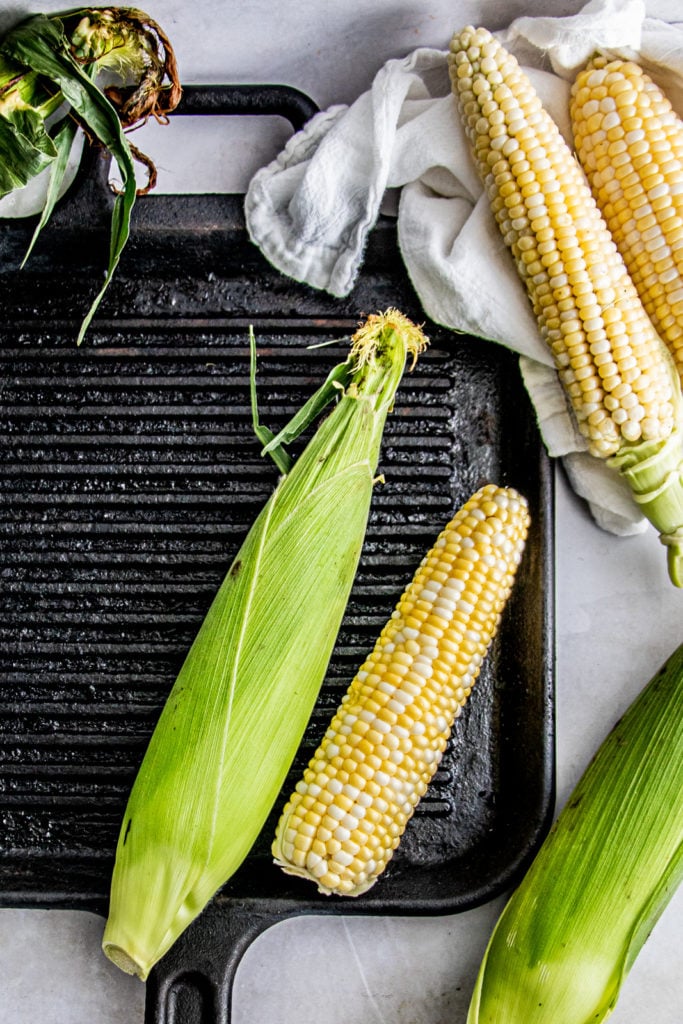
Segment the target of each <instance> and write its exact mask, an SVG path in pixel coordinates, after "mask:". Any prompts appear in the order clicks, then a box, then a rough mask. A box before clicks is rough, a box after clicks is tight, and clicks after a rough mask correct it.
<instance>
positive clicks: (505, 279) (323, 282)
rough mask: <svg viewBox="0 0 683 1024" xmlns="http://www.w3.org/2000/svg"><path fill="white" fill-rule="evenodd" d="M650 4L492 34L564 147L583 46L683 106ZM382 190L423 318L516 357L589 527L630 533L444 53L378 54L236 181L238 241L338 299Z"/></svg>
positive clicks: (681, 40)
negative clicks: (638, 74) (472, 142)
mask: <svg viewBox="0 0 683 1024" xmlns="http://www.w3.org/2000/svg"><path fill="white" fill-rule="evenodd" d="M650 6H651V8H652V10H649V9H648V5H647V4H646V3H644V2H643V0H621V2H619V0H593V2H591V3H589V4H587V5H586V6H585V7H583V8H582V9H581V11H580V12H579V13H577V14H575V15H571V16H569V17H563V18H553V17H534V16H530V17H522V18H517V19H516V20H515V21H513V22H512V24H511V25H510V26H509V27H508V28H507V29H506V30H504V31H501V32H498V33H496V35H497V37H498V38H499V39H500V40H501V42H502V43H503V44H504V45H505V46H506V47H507V48H508V49H509V50H510V51H511V52H512V53H514V54H515V56H516V57H517V59H518V60H519V61H520V64H522V66H523V67H524V69H525V71H526V73H527V74H528V76H529V78H530V79H531V81H532V83H533V85H534V87H535V88H536V90H537V92H538V94H539V96H540V98H541V100H542V102H543V104H544V106H545V107H546V108H547V110H548V111H549V113H550V114H551V116H552V117H553V118H554V119H555V121H556V122H557V124H558V126H559V128H560V130H561V131H562V133H563V135H564V136H565V138H566V139H567V140H568V141H569V142H571V130H570V126H569V116H568V97H569V89H570V83H571V81H572V79H573V77H574V74H575V72H576V70H577V69H578V68H580V67H581V66H582V65H583V64H585V63H586V61H587V60H588V59H589V57H590V56H591V54H592V53H593V52H594V51H595V50H596V49H600V50H602V51H603V52H606V53H608V54H610V55H614V56H617V55H618V56H622V57H626V58H637V59H638V60H639V62H640V63H642V64H643V65H644V66H645V68H646V69H647V70H648V72H649V73H650V74H651V75H652V77H653V78H655V80H656V81H657V82H658V83H659V84H660V85H661V86H662V87H663V88H665V90H666V91H667V94H668V95H669V97H670V98H671V100H672V102H673V103H674V106H675V107H676V108H677V110H678V112H679V114H680V113H681V112H683V21H678V22H677V21H676V14H675V10H674V8H675V7H676V4H675V3H674V2H673V0H671V2H668V3H667V2H666V0H659V2H658V3H657V4H656V6H655V4H651V5H650ZM655 14H656V17H655V16H653V15H655ZM458 27H461V26H458V25H457V24H456V25H454V26H453V28H454V31H455V30H457V28H458ZM446 42H448V41H447V40H446ZM387 189H399V190H400V193H399V202H398V215H397V216H398V221H397V232H398V241H399V246H400V250H401V254H402V257H403V260H404V262H405V265H406V268H407V271H408V274H409V276H410V279H411V281H412V283H413V285H414V287H415V290H416V293H417V295H418V296H419V298H420V301H421V304H422V306H423V308H424V311H425V313H426V314H427V315H428V316H429V317H430V318H431V319H432V320H434V321H435V322H436V323H438V324H440V325H442V326H445V327H448V328H452V329H453V330H454V331H458V332H465V333H468V334H473V335H475V336H476V337H479V338H482V339H487V340H491V341H495V342H499V343H501V344H504V345H506V346H508V347H509V348H511V349H513V350H514V351H516V352H518V353H519V355H520V368H521V371H522V376H523V379H524V382H525V385H526V387H527V390H528V392H529V394H530V396H531V399H532V401H533V404H534V408H535V410H536V414H537V418H538V423H539V428H540V430H541V434H542V436H543V439H544V442H545V444H546V447H547V450H548V451H549V453H550V454H551V455H552V456H555V457H562V458H563V461H564V465H565V467H566V469H567V473H568V476H569V478H570V480H571V482H572V485H573V487H574V489H575V490H576V492H577V493H578V494H580V495H581V497H583V498H584V499H585V500H586V501H587V503H588V505H589V507H590V509H591V512H592V514H593V516H594V518H595V520H596V522H597V523H598V524H599V525H600V526H602V527H603V528H604V529H606V530H609V531H611V532H613V533H617V534H624V535H626V534H630V533H636V532H639V531H640V530H642V529H643V528H644V527H645V525H646V523H645V520H644V519H643V517H642V515H641V514H640V512H639V510H638V509H637V507H636V505H635V502H634V501H633V499H632V498H631V496H630V494H629V493H628V488H627V487H626V486H625V485H624V484H623V482H622V481H621V480H620V479H618V477H617V476H616V474H615V473H613V472H612V471H611V470H610V469H608V467H607V466H605V465H604V464H603V463H602V462H601V461H600V460H598V459H596V458H594V457H593V456H591V455H590V454H589V453H588V452H587V451H586V444H585V441H584V440H583V438H582V437H581V435H580V434H579V432H578V429H577V427H576V424H575V421H574V419H573V417H572V415H571V413H570V411H569V409H568V406H567V403H566V400H565V397H564V394H563V392H562V389H561V386H560V383H559V380H558V378H557V374H556V372H555V370H554V368H553V366H552V359H551V357H550V354H549V353H548V351H547V349H546V347H545V345H544V343H543V341H542V340H541V338H540V336H539V332H538V328H537V325H536V322H535V319H534V317H533V315H532V312H531V308H530V304H529V301H528V298H527V296H526V293H525V290H524V288H523V286H522V284H521V282H520V281H519V279H518V277H517V273H516V270H515V268H514V265H513V262H512V260H511V258H510V256H509V254H508V252H507V250H506V249H505V248H504V246H503V243H502V240H501V238H500V235H499V232H498V228H497V226H496V224H495V222H494V220H493V217H492V215H491V213H490V210H489V207H488V202H487V201H486V198H485V196H484V195H483V190H482V186H481V183H480V181H479V179H478V177H477V174H476V170H475V168H474V165H473V162H472V159H471V157H470V153H469V147H468V143H467V140H466V138H465V135H464V132H463V129H462V127H461V124H460V120H459V117H458V116H457V113H456V110H455V106H454V99H453V97H452V95H451V91H450V82H449V78H448V68H447V50H437V49H428V48H420V49H417V50H415V51H414V52H412V53H410V54H409V55H408V56H406V57H405V58H403V59H394V60H390V61H388V62H387V63H386V64H385V65H384V66H383V67H382V68H381V69H380V70H379V72H378V73H377V75H376V77H375V79H374V81H373V83H372V86H371V88H370V89H369V90H368V91H367V92H365V93H363V94H362V95H361V96H359V98H358V99H357V100H356V101H355V102H354V103H353V104H352V105H351V106H341V105H339V106H334V107H331V108H330V109H328V110H326V111H323V112H321V113H319V114H317V115H316V116H315V117H313V118H312V119H311V120H310V121H309V122H308V124H307V125H305V126H304V128H303V129H302V130H301V131H299V132H297V133H296V134H295V135H294V136H293V137H292V138H291V139H290V140H289V142H288V144H287V145H286V147H285V148H284V150H283V151H282V153H280V154H279V155H278V156H277V158H276V159H275V160H274V161H273V162H272V163H270V164H269V165H267V166H266V167H263V168H262V169H260V170H259V171H258V172H257V173H256V174H255V176H254V177H253V179H252V181H251V182H250V185H249V188H248V191H247V195H246V197H245V214H246V221H247V227H248V230H249V233H250V237H251V239H252V241H253V242H254V243H255V244H256V245H257V246H258V247H259V248H260V249H261V251H262V252H263V254H264V255H265V256H266V257H267V259H268V260H269V261H270V262H271V263H272V264H273V265H274V266H275V267H277V268H278V269H279V270H280V271H282V272H283V273H284V274H286V275H288V276H290V277H292V278H294V279H295V280H297V281H302V282H305V283H307V284H309V285H311V286H312V287H315V288H320V289H324V290H326V291H328V292H330V293H331V294H332V295H335V296H344V295H347V294H348V293H349V292H350V291H351V289H352V288H353V285H354V283H355V281H356V278H357V276H358V273H359V270H360V267H361V265H362V262H363V254H364V249H365V244H366V240H367V236H368V232H369V231H371V230H372V227H373V225H374V224H375V222H376V220H377V217H378V215H379V212H380V207H381V204H382V200H383V197H384V196H385V194H386V192H387Z"/></svg>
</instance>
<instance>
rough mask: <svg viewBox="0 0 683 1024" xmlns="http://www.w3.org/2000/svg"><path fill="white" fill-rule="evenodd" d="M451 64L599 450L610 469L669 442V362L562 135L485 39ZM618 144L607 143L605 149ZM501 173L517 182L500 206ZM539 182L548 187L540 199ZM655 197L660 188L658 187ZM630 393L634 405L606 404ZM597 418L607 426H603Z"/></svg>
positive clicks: (455, 49) (488, 182)
mask: <svg viewBox="0 0 683 1024" xmlns="http://www.w3.org/2000/svg"><path fill="white" fill-rule="evenodd" d="M449 65H450V72H451V80H452V85H453V92H454V94H455V96H456V98H457V100H458V105H459V108H460V112H461V115H462V119H463V124H464V126H465V129H466V132H467V135H468V138H469V140H470V143H471V145H472V150H473V155H474V158H475V161H476V163H477V164H478V167H479V170H480V173H481V177H482V181H484V182H485V188H486V191H487V193H488V196H489V199H490V200H491V204H492V208H493V210H494V215H495V217H496V220H497V222H498V225H499V227H500V230H501V232H502V235H503V238H504V239H505V242H506V244H507V245H508V246H509V248H510V249H511V251H512V254H513V256H514V258H515V262H516V264H517V267H518V270H519V273H520V276H521V278H522V280H523V282H524V284H525V286H526V288H527V291H528V294H529V297H530V299H531V303H532V306H533V309H534V311H535V314H536V316H537V318H538V322H539V326H540V330H541V333H542V335H543V336H544V338H545V339H546V341H547V342H548V344H549V347H550V349H551V351H552V352H553V354H554V357H555V361H556V365H557V369H558V373H559V376H560V379H561V380H562V382H563V385H564V387H565V391H566V393H567V396H568V398H569V400H570V402H571V405H572V408H573V410H574V413H575V415H576V419H577V422H578V425H579V429H580V430H581V432H582V434H583V435H584V437H585V438H586V440H587V443H588V446H589V450H590V451H591V452H592V453H593V454H594V455H597V456H600V457H603V458H604V457H608V456H611V455H615V454H616V453H617V452H619V451H620V449H621V448H622V447H623V446H624V445H634V444H636V443H639V442H641V441H652V442H659V441H665V440H666V439H667V438H669V436H670V435H671V433H672V431H673V430H674V427H675V425H676V416H677V408H676V401H677V395H676V391H675V388H674V386H673V384H672V379H671V378H672V374H671V367H670V365H669V364H668V359H667V354H666V352H663V351H662V349H663V345H662V342H661V340H660V339H659V337H658V336H657V333H656V331H655V330H654V328H653V326H652V324H651V322H650V320H649V318H648V316H647V314H646V312H645V310H644V308H643V305H642V303H641V302H640V300H639V297H638V294H637V292H636V289H635V286H634V284H633V282H632V281H631V279H630V277H629V275H628V273H627V270H626V267H625V265H624V262H623V260H622V258H621V256H620V255H619V253H618V251H617V249H616V246H615V243H614V240H613V239H612V237H611V236H610V233H609V231H608V229H607V226H606V224H605V222H604V220H603V219H602V217H601V215H600V213H599V211H598V209H597V206H596V204H595V201H594V199H593V197H592V195H591V192H590V189H589V188H588V186H587V184H586V181H585V179H584V176H583V174H582V173H581V170H580V168H579V166H578V165H577V162H576V160H575V159H574V158H573V156H572V154H571V153H570V151H569V149H568V147H567V145H566V143H565V142H564V140H563V138H562V136H561V134H560V132H559V129H558V128H557V126H556V125H555V124H554V122H553V121H552V119H551V118H550V116H549V114H548V113H547V112H546V111H545V110H544V109H543V108H542V106H541V103H540V100H539V98H538V96H537V95H536V93H535V91H534V89H533V87H532V85H531V83H530V82H529V80H528V78H527V77H526V76H525V75H524V74H523V72H522V71H521V69H520V67H519V65H518V63H517V61H516V60H515V58H514V57H513V56H512V55H511V54H510V53H508V52H507V51H506V50H505V49H504V47H502V46H501V45H500V44H499V43H498V42H497V41H496V40H495V39H494V38H493V36H492V35H491V34H490V33H489V32H488V31H487V30H486V29H482V28H477V29H475V28H470V27H468V28H465V29H463V30H462V31H461V32H458V33H456V35H455V36H454V37H453V39H452V41H451V46H450V53H449ZM594 84H595V87H596V88H597V87H598V86H600V85H604V83H603V82H598V81H597V80H596V81H595V83H594ZM582 88H583V87H582ZM591 110H592V108H589V111H591ZM496 111H497V112H498V114H499V115H500V116H498V117H497V118H496V119H495V122H493V121H492V120H491V118H492V114H493V113H494V112H496ZM599 115H600V116H599ZM605 119H607V124H608V127H609V126H610V125H612V121H613V119H610V113H609V112H608V114H607V115H605V116H604V117H603V116H602V114H601V112H600V110H599V109H598V110H597V111H596V112H593V113H590V116H589V118H588V120H589V121H590V123H591V125H597V124H598V121H600V123H604V120H605ZM494 129H495V130H494ZM596 130H597V128H596ZM603 130H604V129H603ZM616 141H619V140H616ZM608 142H609V140H608V139H607V137H606V136H605V139H604V140H603V145H604V146H605V147H606V146H607V144H608ZM492 164H495V166H496V167H497V168H498V173H499V175H500V174H504V175H505V176H506V177H507V179H508V181H509V184H508V186H507V190H508V193H509V194H508V195H506V198H505V201H504V202H503V203H502V204H501V203H499V202H498V197H499V186H498V185H497V183H496V179H495V178H493V177H492V176H491V175H490V174H489V168H490V167H491V166H492ZM530 173H531V174H532V175H533V180H534V181H535V182H536V183H537V184H538V186H539V188H538V190H536V191H533V192H530V191H529V188H528V185H529V181H530V179H529V174H530ZM652 187H653V189H654V190H655V191H657V190H658V189H660V187H661V183H660V181H659V178H656V179H653V186H652ZM541 224H542V225H543V226H542V227H540V225H541ZM531 266H533V268H534V269H533V273H531V272H530V270H529V268H530V267H531ZM682 297H683V293H682ZM608 309H609V312H610V316H609V317H607V316H606V315H605V314H606V312H607V310H608ZM605 341H607V343H608V345H609V346H610V350H611V356H612V359H611V366H610V371H611V372H610V376H609V377H608V378H605V377H604V371H603V375H601V374H600V372H599V365H598V364H596V361H595V356H596V354H597V353H598V352H599V351H601V350H602V349H603V348H604V343H605ZM617 341H618V344H617ZM645 360H647V362H648V364H649V370H648V372H647V373H645V372H644V371H643V370H642V367H643V365H644V361H645ZM622 384H623V385H625V390H624V391H623V397H626V396H633V403H632V404H630V399H629V401H627V402H626V403H624V401H623V398H619V399H618V401H617V403H616V404H614V403H606V402H605V397H606V395H607V394H608V393H609V394H611V395H613V396H614V395H615V394H616V392H617V389H619V387H620V386H621V385H622ZM676 386H677V382H676ZM587 396H590V397H588V398H587ZM597 408H600V409H601V410H602V411H603V412H604V413H605V415H604V416H596V415H595V413H596V410H597Z"/></svg>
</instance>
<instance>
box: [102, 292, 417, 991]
mask: <svg viewBox="0 0 683 1024" xmlns="http://www.w3.org/2000/svg"><path fill="white" fill-rule="evenodd" d="M426 341H427V339H426V338H425V337H424V335H423V333H422V331H421V330H420V329H419V328H417V327H416V326H415V325H414V324H412V323H411V322H410V321H409V320H408V319H407V318H406V317H404V316H403V315H402V314H400V313H399V312H397V311H396V310H388V311H387V312H386V313H383V314H379V315H376V316H371V317H369V318H368V319H367V321H366V322H365V324H364V325H363V326H361V327H360V328H359V330H358V331H357V333H356V334H355V335H354V338H353V341H352V347H351V351H350V355H349V358H348V360H347V361H346V362H345V363H342V364H340V365H339V366H338V367H336V368H335V369H334V370H333V371H332V373H331V374H330V376H329V378H328V380H327V381H326V382H325V384H324V385H323V386H322V388H321V389H320V391H319V392H317V393H316V395H314V396H313V398H312V399H311V400H310V401H309V402H308V403H307V404H306V406H305V407H304V408H303V410H302V411H301V414H300V415H297V416H296V417H295V418H294V420H293V421H292V423H291V424H290V425H289V426H288V427H287V428H285V430H284V431H283V432H281V433H280V434H278V435H277V436H276V437H273V435H272V434H271V433H270V432H269V431H268V430H267V429H266V428H264V427H263V426H262V425H261V424H260V423H258V417H257V414H256V412H254V421H255V427H256V430H257V434H258V436H259V437H260V438H261V439H262V440H265V441H266V442H267V444H266V448H265V450H267V451H268V452H269V453H270V454H271V455H272V456H273V457H274V458H275V459H276V461H277V463H278V465H279V466H280V468H284V469H287V471H286V472H285V474H284V476H283V477H282V478H281V479H280V482H279V483H278V485H277V488H276V489H275V491H274V493H273V495H272V497H271V498H270V500H269V501H268V503H267V504H266V506H265V507H264V508H263V510H262V512H261V513H260V515H259V517H258V518H257V520H256V522H255V523H254V525H253V526H252V528H251V530H250V531H249V533H248V535H247V537H246V539H245V541H244V543H243V544H242V547H241V548H240V550H239V552H238V554H237V556H236V558H235V560H234V562H233V563H232V566H231V568H230V570H229V572H228V574H227V576H226V577H225V580H224V582H223V584H222V586H221V588H220V590H219V592H218V594H217V596H216V597H215V599H214V601H213V604H212V605H211V608H210V609H209V612H208V614H207V616H206V619H205V621H204V622H203V624H202V626H201V628H200V630H199V633H198V635H197V637H196V639H195V641H194V643H193V645H192V647H191V649H190V652H189V654H188V655H187V658H186V661H185V663H184V665H183V666H182V668H181V671H180V674H179V676H178V678H177V681H176V683H175V685H174V686H173V689H172V691H171V693H170V696H169V697H168V700H167V702H166V704H165V707H164V709H163V711H162V714H161V717H160V719H159V722H158V725H157V727H156V729H155V731H154V733H153V736H152V738H151V741H150V744H149V748H148V750H147V753H146V755H145V758H144V760H143V763H142V766H141V768H140V770H139V773H138V775H137V778H136V780H135V783H134V786H133V790H132V792H131V795H130V799H129V802H128V806H127V808H126V812H125V816H124V819H123V823H122V827H121V834H120V838H119V842H118V847H117V852H116V862H115V867H114V872H113V878H112V886H111V901H110V908H109V917H108V920H107V924H106V928H105V932H104V938H103V948H104V951H105V953H106V954H107V956H109V957H110V958H111V959H112V960H113V961H114V963H116V964H118V966H119V967H121V968H122V969H123V970H125V971H128V972H130V973H135V974H138V975H139V976H140V977H141V978H143V979H144V978H146V977H147V975H148V973H149V971H150V969H151V968H152V966H153V965H154V964H155V963H156V962H157V960H159V959H160V957H162V956H163V954H164V953H165V952H166V951H167V950H168V949H169V948H170V946H171V945H172V943H173V942H174V941H175V940H176V938H177V937H178V936H179V935H180V933H181V932H182V931H183V930H184V928H185V927H186V926H187V925H188V924H189V923H190V922H191V921H192V920H193V918H195V917H196V916H197V914H199V913H200V911H201V910H202V908H203V907H204V906H205V904H206V903H207V902H208V900H209V899H210V898H211V897H212V896H213V894H214V893H215V892H216V891H217V890H218V888H219V887H220V886H221V885H222V884H223V883H224V882H226V881H227V879H228V878H229V877H230V876H231V875H232V874H233V872H234V871H235V870H236V869H237V868H238V867H239V865H240V864H241V863H242V861H243V859H244V858H245V856H246V855H247V853H248V852H249V850H250V848H251V846H252V845H253V843H254V840H255V839H256V837H257V835H258V834H259V831H260V830H261V828H262V826H263V824H264V822H265V820H266V818H267V816H268V814H269V812H270V810H271V808H272V807H273V805H274V803H275V800H276V798H277V796H278V793H279V791H280V788H281V786H282V785H283V782H284V779H285V776H286V774H287V772H288V770H289V768H290V766H291V763H292V761H293V759H294V755H295V753H296V750H297V748H298V746H299V743H300V741H301V738H302V736H303V733H304V730H305V728H306V725H307V723H308V720H309V718H310V715H311V712H312V710H313V706H314V704H315V700H316V697H317V695H318V692H319V688H320V685H321V683H322V681H323V678H324V675H325V672H326V669H327V665H328V662H329V658H330V655H331V653H332V649H333V646H334V643H335V641H336V638H337V635H338V631H339V627H340V625H341V621H342V617H343V614H344V610H345V608H346V604H347V602H348V597H349V593H350V590H351V586H352V583H353V580H354V577H355V573H356V569H357V565H358V559H359V556H360V552H361V547H362V544H363V540H364V537H365V531H366V528H367V518H368V513H369V508H370V502H371V497H372V492H373V485H374V483H375V479H376V478H375V473H376V469H377V463H378V458H379V452H380V444H381V439H382V433H383V430H384V426H385V422H386V417H387V414H388V413H389V411H390V410H391V408H392V406H393V402H394V395H395V392H396V389H397V387H398V385H399V383H400V381H401V378H402V375H403V373H404V370H405V367H406V363H407V361H412V362H414V360H415V358H416V357H417V356H418V354H419V353H420V352H421V351H422V349H423V348H424V346H425V345H426ZM252 354H253V345H252ZM253 372H254V371H252V397H253V395H254V390H255V388H254V383H253ZM330 400H336V405H335V406H334V408H333V410H332V412H331V413H330V414H329V415H328V416H327V418H326V419H324V420H323V421H322V423H321V424H320V426H319V427H318V428H317V431H316V433H315V434H314V436H313V437H312V439H311V440H310V441H309V443H308V445H307V446H306V448H305V449H304V451H303V453H302V454H301V455H300V456H299V457H298V458H297V459H296V460H295V461H294V462H293V464H291V468H288V467H289V466H290V462H289V456H287V457H286V458H283V454H284V455H286V453H284V452H283V448H282V445H283V443H284V442H285V441H288V440H291V439H293V438H294V437H295V436H296V435H297V434H298V433H299V432H300V431H301V430H302V429H304V428H305V426H306V425H307V423H308V422H309V421H310V419H311V418H312V417H313V416H314V415H317V413H319V412H320V411H321V409H322V407H323V406H324V405H325V404H326V403H327V402H328V401H330Z"/></svg>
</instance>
